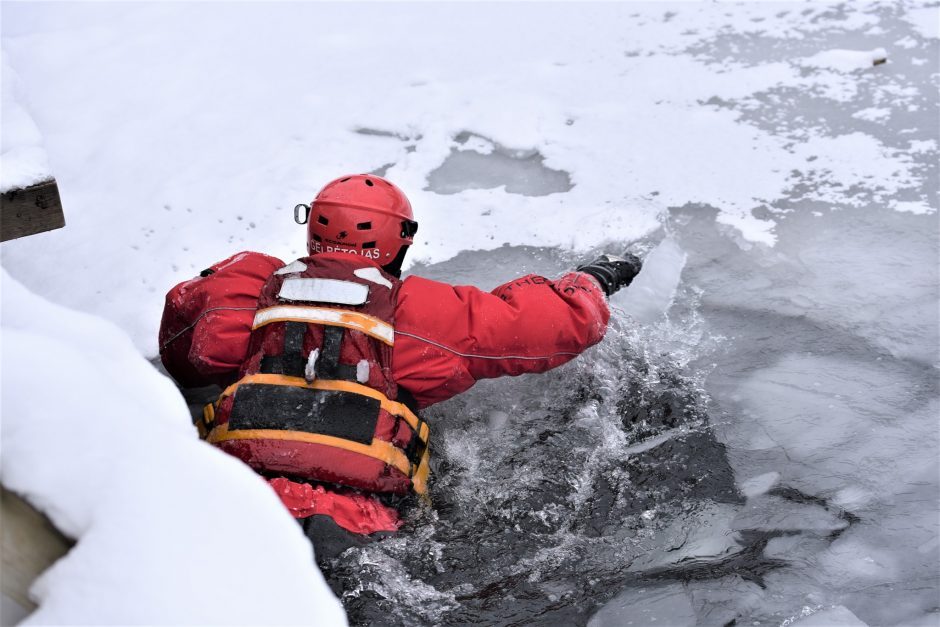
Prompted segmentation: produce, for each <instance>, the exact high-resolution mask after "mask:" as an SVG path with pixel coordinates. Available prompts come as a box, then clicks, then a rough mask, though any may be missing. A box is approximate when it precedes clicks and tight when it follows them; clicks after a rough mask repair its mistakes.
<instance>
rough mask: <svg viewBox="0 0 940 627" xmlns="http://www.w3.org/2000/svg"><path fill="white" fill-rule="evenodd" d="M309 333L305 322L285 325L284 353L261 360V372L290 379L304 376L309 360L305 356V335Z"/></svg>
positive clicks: (286, 323)
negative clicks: (281, 375)
mask: <svg viewBox="0 0 940 627" xmlns="http://www.w3.org/2000/svg"><path fill="white" fill-rule="evenodd" d="M306 333H307V323H305V322H285V323H284V352H282V353H281V354H280V355H272V356H264V357H262V358H261V370H260V371H261V372H263V373H265V374H283V375H286V376H289V377H302V376H304V368H305V367H306V366H307V358H306V357H305V356H304V335H306Z"/></svg>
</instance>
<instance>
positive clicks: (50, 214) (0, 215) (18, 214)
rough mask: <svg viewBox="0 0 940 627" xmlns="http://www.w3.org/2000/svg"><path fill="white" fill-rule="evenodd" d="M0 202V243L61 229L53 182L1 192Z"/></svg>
mask: <svg viewBox="0 0 940 627" xmlns="http://www.w3.org/2000/svg"><path fill="white" fill-rule="evenodd" d="M2 196H3V199H2V201H0V242H5V241H7V240H11V239H16V238H17V237H25V236H27V235H33V234H35V233H43V232H45V231H51V230H53V229H59V228H62V227H63V226H65V216H64V215H63V213H62V200H61V199H60V198H59V186H58V185H57V184H56V182H55V179H50V180H48V181H43V182H42V183H37V184H36V185H30V186H29V187H27V188H25V189H12V190H9V191H6V192H3V195H2Z"/></svg>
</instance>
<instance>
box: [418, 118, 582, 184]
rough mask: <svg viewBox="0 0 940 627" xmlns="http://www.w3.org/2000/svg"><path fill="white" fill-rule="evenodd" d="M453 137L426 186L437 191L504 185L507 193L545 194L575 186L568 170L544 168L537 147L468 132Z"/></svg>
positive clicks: (542, 159) (543, 158)
mask: <svg viewBox="0 0 940 627" xmlns="http://www.w3.org/2000/svg"><path fill="white" fill-rule="evenodd" d="M454 139H455V140H456V142H457V144H459V145H458V146H456V147H454V149H453V150H452V151H451V153H450V155H449V156H448V157H447V159H446V160H445V161H444V163H442V164H441V166H440V167H438V168H437V169H436V170H434V171H433V172H431V174H430V175H429V176H428V186H427V187H426V188H425V189H427V190H429V191H432V192H435V193H437V194H456V193H458V192H462V191H464V190H465V189H492V188H494V187H499V186H501V185H505V186H506V191H507V192H509V193H510V194H522V195H523V196H547V195H548V194H556V193H559V192H567V191H570V190H571V188H572V187H574V185H573V184H572V182H571V176H570V175H569V174H568V172H565V171H564V170H553V169H551V168H548V167H546V166H545V165H544V161H545V157H543V156H542V154H541V153H540V152H539V151H538V150H535V149H530V150H514V149H512V148H506V147H505V146H502V145H500V144H498V143H496V142H494V141H492V140H490V139H488V138H486V137H483V136H482V135H477V134H475V133H471V132H469V131H464V132H462V133H460V134H458V135H457V136H456V137H455V138H454ZM481 150H485V151H486V152H485V154H484V152H481Z"/></svg>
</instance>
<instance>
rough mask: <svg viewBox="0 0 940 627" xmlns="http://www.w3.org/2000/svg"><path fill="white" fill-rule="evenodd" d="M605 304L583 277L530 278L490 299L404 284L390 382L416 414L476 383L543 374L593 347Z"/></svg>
mask: <svg viewBox="0 0 940 627" xmlns="http://www.w3.org/2000/svg"><path fill="white" fill-rule="evenodd" d="M609 318H610V311H609V309H608V307H607V298H606V297H605V296H604V293H603V291H602V290H601V289H600V287H598V285H597V283H596V282H595V281H594V280H593V279H592V278H591V277H589V276H588V275H586V274H583V273H580V272H570V273H568V274H566V275H564V276H563V277H561V278H560V279H558V280H557V281H550V280H548V279H545V278H543V277H540V276H536V275H528V276H524V277H521V278H519V279H516V280H514V281H510V282H509V283H506V284H505V285H501V286H499V287H498V288H496V289H495V290H493V291H492V292H491V293H487V292H484V291H482V290H480V289H477V288H475V287H467V286H453V285H448V284H446V283H438V282H436V281H430V280H428V279H423V278H421V277H415V276H412V277H408V278H407V279H405V281H404V282H403V284H402V286H401V289H400V290H399V293H398V303H397V306H396V311H395V350H394V353H393V358H392V375H393V377H394V379H395V381H396V382H397V383H398V384H399V385H400V386H402V387H404V388H405V389H406V390H408V391H409V392H411V393H412V394H413V395H414V396H415V398H416V399H417V401H418V404H419V405H420V406H422V407H425V406H427V405H431V404H433V403H437V402H439V401H443V400H446V399H448V398H450V397H451V396H454V395H455V394H459V393H460V392H463V391H464V390H466V389H468V388H469V387H470V386H472V385H473V384H474V383H475V382H476V381H477V380H479V379H486V378H491V377H499V376H503V375H510V376H514V375H519V374H524V373H529V372H544V371H546V370H550V369H552V368H555V367H557V366H560V365H562V364H564V363H566V362H568V361H570V360H571V359H573V358H574V357H576V356H577V355H579V354H580V353H581V352H583V351H584V350H585V349H586V348H588V347H589V346H593V345H594V344H596V343H597V342H599V341H600V340H601V339H602V338H603V337H604V333H605V331H606V330H607V321H608V320H609Z"/></svg>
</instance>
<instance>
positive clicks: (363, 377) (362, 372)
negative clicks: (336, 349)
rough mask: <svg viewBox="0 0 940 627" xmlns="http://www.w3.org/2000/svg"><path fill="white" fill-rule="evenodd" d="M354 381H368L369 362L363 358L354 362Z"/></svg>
mask: <svg viewBox="0 0 940 627" xmlns="http://www.w3.org/2000/svg"><path fill="white" fill-rule="evenodd" d="M356 381H358V382H359V383H368V382H369V362H367V361H366V360H365V359H361V360H360V361H359V363H358V364H356Z"/></svg>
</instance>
